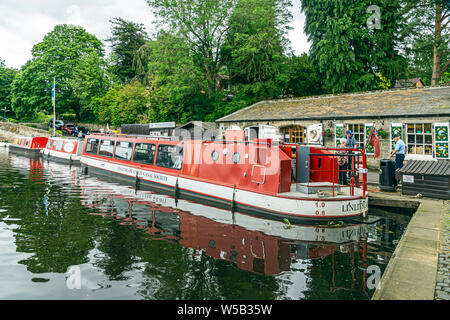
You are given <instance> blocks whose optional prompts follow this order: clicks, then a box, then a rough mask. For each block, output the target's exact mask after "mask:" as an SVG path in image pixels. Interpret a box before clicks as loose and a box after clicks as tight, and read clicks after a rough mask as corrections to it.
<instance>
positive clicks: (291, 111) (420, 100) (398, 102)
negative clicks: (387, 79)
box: [216, 86, 450, 122]
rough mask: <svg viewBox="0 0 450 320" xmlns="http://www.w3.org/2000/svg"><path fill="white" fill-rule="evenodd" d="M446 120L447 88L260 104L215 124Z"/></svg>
mask: <svg viewBox="0 0 450 320" xmlns="http://www.w3.org/2000/svg"><path fill="white" fill-rule="evenodd" d="M426 116H449V117H450V87H448V86H447V87H427V88H416V89H401V90H388V91H373V92H363V93H353V94H342V95H323V96H315V97H305V98H294V99H286V100H284V99H283V100H272V101H261V102H258V103H256V104H254V105H251V106H249V107H247V108H244V109H241V110H239V111H237V112H235V113H232V114H230V115H228V116H225V117H223V118H220V119H218V120H216V122H239V121H280V120H333V119H334V120H338V119H362V118H367V119H374V118H389V117H426Z"/></svg>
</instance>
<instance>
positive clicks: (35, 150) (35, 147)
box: [9, 137, 48, 156]
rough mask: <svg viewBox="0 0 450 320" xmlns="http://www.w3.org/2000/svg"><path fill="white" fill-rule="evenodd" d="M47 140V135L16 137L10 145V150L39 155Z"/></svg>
mask: <svg viewBox="0 0 450 320" xmlns="http://www.w3.org/2000/svg"><path fill="white" fill-rule="evenodd" d="M47 141H48V138H47V137H14V138H13V139H12V140H11V143H10V145H9V150H10V151H12V152H16V153H21V154H27V155H32V156H39V155H40V152H41V150H42V149H43V148H44V147H45V145H46V144H47Z"/></svg>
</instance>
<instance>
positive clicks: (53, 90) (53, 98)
mask: <svg viewBox="0 0 450 320" xmlns="http://www.w3.org/2000/svg"><path fill="white" fill-rule="evenodd" d="M52 105H53V106H55V79H54V78H53V87H52Z"/></svg>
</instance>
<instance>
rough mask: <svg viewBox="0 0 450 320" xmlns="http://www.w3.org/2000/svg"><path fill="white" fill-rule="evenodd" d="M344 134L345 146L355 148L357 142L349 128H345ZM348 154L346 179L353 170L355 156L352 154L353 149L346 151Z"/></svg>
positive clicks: (349, 177) (350, 176) (350, 175)
mask: <svg viewBox="0 0 450 320" xmlns="http://www.w3.org/2000/svg"><path fill="white" fill-rule="evenodd" d="M345 134H346V136H347V139H346V140H347V144H346V148H348V149H357V148H358V146H357V144H358V143H357V142H356V139H355V137H353V132H352V131H351V130H347V131H346V132H345ZM348 154H349V156H348V162H347V170H348V179H351V178H352V176H353V174H354V172H353V169H354V163H355V157H354V156H353V154H354V153H353V151H349V152H348Z"/></svg>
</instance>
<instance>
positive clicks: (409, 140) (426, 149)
mask: <svg viewBox="0 0 450 320" xmlns="http://www.w3.org/2000/svg"><path fill="white" fill-rule="evenodd" d="M406 144H407V145H408V154H416V155H426V156H433V133H432V124H431V123H408V124H406Z"/></svg>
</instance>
